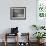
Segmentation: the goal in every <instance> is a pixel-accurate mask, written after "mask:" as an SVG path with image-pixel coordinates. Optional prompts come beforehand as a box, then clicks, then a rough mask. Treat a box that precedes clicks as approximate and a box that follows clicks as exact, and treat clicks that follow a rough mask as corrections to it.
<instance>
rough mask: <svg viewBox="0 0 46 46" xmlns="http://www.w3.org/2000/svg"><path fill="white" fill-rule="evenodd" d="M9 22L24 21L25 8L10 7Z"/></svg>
mask: <svg viewBox="0 0 46 46" xmlns="http://www.w3.org/2000/svg"><path fill="white" fill-rule="evenodd" d="M10 19H11V20H25V19H26V7H11V8H10Z"/></svg>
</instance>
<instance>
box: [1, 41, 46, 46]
mask: <svg viewBox="0 0 46 46" xmlns="http://www.w3.org/2000/svg"><path fill="white" fill-rule="evenodd" d="M30 44H31V45H30V46H37V43H34V42H32V43H30ZM0 46H4V43H3V42H2V43H1V42H0ZM7 46H15V42H14V43H12V42H10V43H8V45H7ZM42 46H46V43H44V45H42Z"/></svg>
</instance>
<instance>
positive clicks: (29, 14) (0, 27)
mask: <svg viewBox="0 0 46 46" xmlns="http://www.w3.org/2000/svg"><path fill="white" fill-rule="evenodd" d="M10 7H26V20H10ZM32 24H36V0H0V34H3V33H4V32H10V30H8V29H9V28H11V27H16V26H17V27H19V31H20V32H29V33H30V36H32V32H34V31H32V29H31V25H32Z"/></svg>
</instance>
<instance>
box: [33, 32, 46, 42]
mask: <svg viewBox="0 0 46 46" xmlns="http://www.w3.org/2000/svg"><path fill="white" fill-rule="evenodd" d="M33 35H34V36H35V37H36V38H37V41H38V42H39V43H41V42H40V40H41V39H42V38H45V37H44V36H46V33H45V32H35V33H34V34H33Z"/></svg>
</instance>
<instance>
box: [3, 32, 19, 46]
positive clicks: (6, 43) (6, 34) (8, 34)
mask: <svg viewBox="0 0 46 46" xmlns="http://www.w3.org/2000/svg"><path fill="white" fill-rule="evenodd" d="M7 36H9V38H10V36H17V38H15V40H17V41H16V45H15V46H18V33H17V34H10V33H5V41H4V42H5V46H7V45H8V42H7V38H8V37H7Z"/></svg>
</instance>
